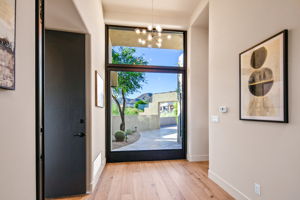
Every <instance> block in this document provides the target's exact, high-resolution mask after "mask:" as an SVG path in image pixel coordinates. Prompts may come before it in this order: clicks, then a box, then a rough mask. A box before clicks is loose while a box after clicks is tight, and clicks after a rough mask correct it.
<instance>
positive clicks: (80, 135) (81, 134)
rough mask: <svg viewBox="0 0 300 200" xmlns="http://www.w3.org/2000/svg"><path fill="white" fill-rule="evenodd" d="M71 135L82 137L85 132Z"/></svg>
mask: <svg viewBox="0 0 300 200" xmlns="http://www.w3.org/2000/svg"><path fill="white" fill-rule="evenodd" d="M73 136H75V137H84V136H85V133H83V132H80V133H77V134H74V135H73Z"/></svg>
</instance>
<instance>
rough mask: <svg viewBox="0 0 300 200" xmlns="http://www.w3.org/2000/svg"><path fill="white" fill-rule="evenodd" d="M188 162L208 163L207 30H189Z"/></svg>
mask: <svg viewBox="0 0 300 200" xmlns="http://www.w3.org/2000/svg"><path fill="white" fill-rule="evenodd" d="M187 81H188V84H187V88H188V91H187V95H188V96H187V105H188V117H187V123H188V124H187V127H188V130H187V159H188V160H189V161H206V160H208V29H207V28H203V27H198V26H191V27H190V28H189V30H188V69H187Z"/></svg>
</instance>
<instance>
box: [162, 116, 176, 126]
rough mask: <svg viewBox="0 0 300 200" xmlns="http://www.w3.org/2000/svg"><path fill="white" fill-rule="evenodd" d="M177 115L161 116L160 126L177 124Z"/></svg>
mask: <svg viewBox="0 0 300 200" xmlns="http://www.w3.org/2000/svg"><path fill="white" fill-rule="evenodd" d="M176 124H177V121H176V117H161V118H160V126H167V125H176Z"/></svg>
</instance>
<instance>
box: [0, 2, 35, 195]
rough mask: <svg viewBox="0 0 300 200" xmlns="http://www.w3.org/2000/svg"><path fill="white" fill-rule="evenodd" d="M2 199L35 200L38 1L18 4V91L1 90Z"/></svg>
mask: <svg viewBox="0 0 300 200" xmlns="http://www.w3.org/2000/svg"><path fill="white" fill-rule="evenodd" d="M0 112H1V114H0V137H1V139H0V194H1V195H0V196H1V197H0V198H1V199H9V200H20V199H22V200H33V199H35V1H34V0H17V34H16V90H15V91H8V90H2V89H0Z"/></svg>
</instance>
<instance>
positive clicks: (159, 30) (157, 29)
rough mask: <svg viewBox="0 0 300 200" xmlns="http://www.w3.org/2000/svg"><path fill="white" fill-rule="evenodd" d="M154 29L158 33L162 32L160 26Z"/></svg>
mask: <svg viewBox="0 0 300 200" xmlns="http://www.w3.org/2000/svg"><path fill="white" fill-rule="evenodd" d="M155 29H156V31H157V32H159V33H160V32H162V28H161V27H160V25H156V27H155Z"/></svg>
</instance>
